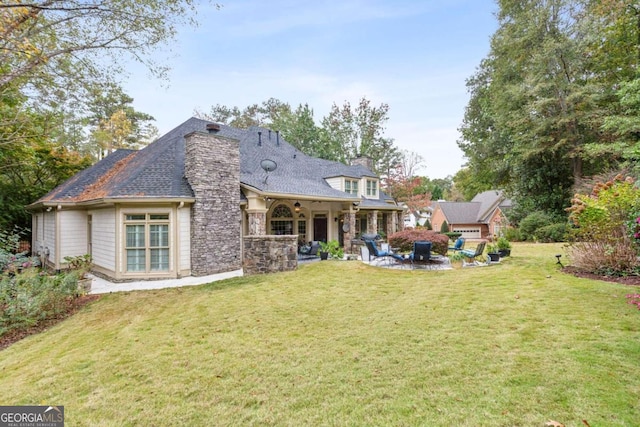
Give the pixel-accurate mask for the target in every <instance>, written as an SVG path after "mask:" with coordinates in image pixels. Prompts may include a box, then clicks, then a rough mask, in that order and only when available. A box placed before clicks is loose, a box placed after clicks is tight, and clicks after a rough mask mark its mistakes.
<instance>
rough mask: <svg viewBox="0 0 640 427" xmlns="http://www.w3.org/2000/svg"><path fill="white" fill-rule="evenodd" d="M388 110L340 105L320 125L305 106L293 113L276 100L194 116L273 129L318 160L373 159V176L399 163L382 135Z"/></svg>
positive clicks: (218, 108)
mask: <svg viewBox="0 0 640 427" xmlns="http://www.w3.org/2000/svg"><path fill="white" fill-rule="evenodd" d="M388 110H389V106H388V105H387V104H381V105H380V106H379V107H374V106H372V105H371V103H370V102H369V101H368V100H367V99H366V98H362V99H361V100H360V103H359V104H358V107H356V108H355V109H353V108H352V107H351V104H349V103H348V102H345V103H344V104H343V106H342V107H338V106H337V105H336V104H335V103H334V104H333V105H332V107H331V111H330V113H329V115H328V116H327V117H324V118H323V119H322V120H321V125H320V126H317V125H316V124H315V120H314V117H313V109H311V108H309V105H308V104H304V105H302V104H300V105H299V106H298V107H297V108H296V109H295V110H292V109H291V106H290V105H289V104H287V103H285V102H282V101H279V100H277V99H275V98H270V99H269V100H267V101H264V102H263V103H262V104H260V105H258V104H253V105H250V106H248V107H246V108H244V109H240V108H238V107H228V106H224V105H220V104H216V105H215V106H214V107H212V108H211V110H210V112H209V113H204V112H202V111H199V110H196V112H195V114H196V116H197V117H200V118H203V119H205V120H211V121H214V122H218V123H222V124H227V125H230V126H233V127H238V128H248V127H250V126H263V127H269V128H272V129H274V130H276V131H279V132H280V133H281V134H282V136H283V137H284V138H285V139H286V140H287V141H288V142H289V143H291V144H292V145H293V146H295V147H296V148H298V149H299V150H300V151H302V152H303V153H305V154H308V155H310V156H314V157H319V158H322V159H327V160H334V161H339V162H343V163H349V161H350V160H351V159H354V158H356V157H358V156H361V155H363V156H367V157H370V158H371V159H372V160H373V165H374V166H373V169H374V172H377V173H379V174H385V173H387V174H388V173H389V171H390V170H391V169H392V168H393V167H395V165H396V163H397V162H398V160H399V159H400V152H399V150H398V148H397V147H396V146H395V144H394V140H393V139H391V138H386V137H384V136H383V133H384V126H383V125H384V123H385V122H386V121H387V120H388V117H387V112H388Z"/></svg>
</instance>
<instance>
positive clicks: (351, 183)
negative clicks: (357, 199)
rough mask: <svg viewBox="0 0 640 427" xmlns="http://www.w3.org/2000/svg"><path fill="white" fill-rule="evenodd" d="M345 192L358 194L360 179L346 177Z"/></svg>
mask: <svg viewBox="0 0 640 427" xmlns="http://www.w3.org/2000/svg"><path fill="white" fill-rule="evenodd" d="M344 192H345V193H349V194H355V195H356V196H357V195H358V180H357V179H345V180H344Z"/></svg>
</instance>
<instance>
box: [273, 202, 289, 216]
mask: <svg viewBox="0 0 640 427" xmlns="http://www.w3.org/2000/svg"><path fill="white" fill-rule="evenodd" d="M271 218H293V214H292V213H291V209H289V206H287V205H278V206H276V208H275V209H274V210H273V213H272V214H271Z"/></svg>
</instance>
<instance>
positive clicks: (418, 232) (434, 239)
mask: <svg viewBox="0 0 640 427" xmlns="http://www.w3.org/2000/svg"><path fill="white" fill-rule="evenodd" d="M423 240H426V241H429V242H431V250H432V251H433V252H435V253H437V254H440V255H446V254H447V250H448V249H449V237H447V236H446V235H444V234H440V233H436V232H435V231H433V230H424V229H417V228H412V229H407V230H402V231H398V232H397V233H393V234H392V235H390V236H389V245H391V247H392V248H398V250H399V251H401V252H408V251H412V250H413V242H417V241H423Z"/></svg>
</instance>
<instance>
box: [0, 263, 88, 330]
mask: <svg viewBox="0 0 640 427" xmlns="http://www.w3.org/2000/svg"><path fill="white" fill-rule="evenodd" d="M77 294H78V276H77V274H75V273H69V274H58V275H56V276H47V275H45V274H41V273H39V272H38V271H37V270H36V269H29V270H26V271H25V272H23V273H20V274H15V275H3V276H1V279H0V308H1V312H0V336H2V335H4V334H6V333H7V332H10V331H13V330H17V329H27V328H29V327H33V326H36V325H38V323H40V322H42V321H44V320H47V319H51V318H54V317H56V316H58V315H59V314H61V313H63V312H65V311H66V309H67V306H68V303H69V301H70V300H72V299H73V298H75V297H76V296H77Z"/></svg>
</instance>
